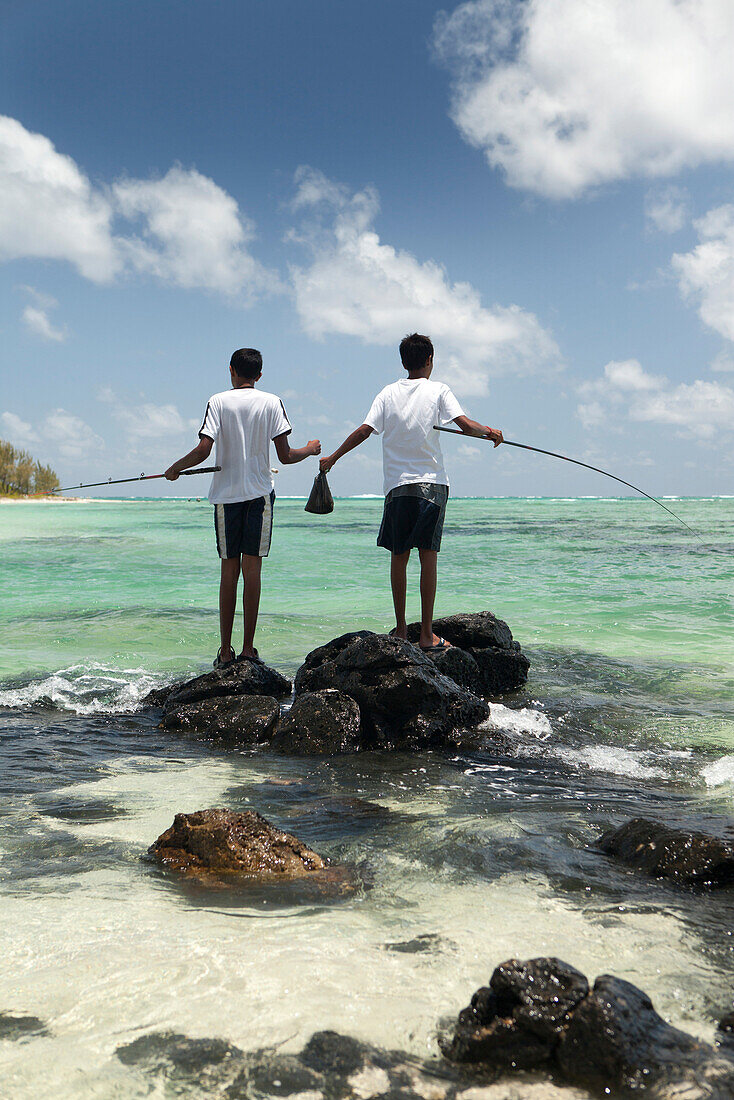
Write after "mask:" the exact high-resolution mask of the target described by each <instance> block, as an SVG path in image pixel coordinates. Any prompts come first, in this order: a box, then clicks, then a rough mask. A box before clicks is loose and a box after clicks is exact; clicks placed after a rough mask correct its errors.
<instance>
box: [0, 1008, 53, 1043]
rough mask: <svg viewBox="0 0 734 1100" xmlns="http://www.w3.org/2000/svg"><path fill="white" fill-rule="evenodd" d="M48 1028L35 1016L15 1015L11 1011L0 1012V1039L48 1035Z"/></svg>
mask: <svg viewBox="0 0 734 1100" xmlns="http://www.w3.org/2000/svg"><path fill="white" fill-rule="evenodd" d="M48 1033H49V1032H48V1028H47V1027H46V1025H45V1023H44V1022H43V1020H39V1019H38V1017H37V1016H16V1015H15V1014H14V1013H12V1012H0V1039H30V1038H32V1037H33V1036H35V1035H39V1036H40V1035H48Z"/></svg>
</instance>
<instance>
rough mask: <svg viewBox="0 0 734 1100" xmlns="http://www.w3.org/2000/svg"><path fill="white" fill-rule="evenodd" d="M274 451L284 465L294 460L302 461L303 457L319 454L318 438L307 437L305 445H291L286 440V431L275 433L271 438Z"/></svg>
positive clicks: (290, 463) (292, 462) (291, 463)
mask: <svg viewBox="0 0 734 1100" xmlns="http://www.w3.org/2000/svg"><path fill="white" fill-rule="evenodd" d="M273 442H274V443H275V451H276V454H277V455H278V458H279V459H280V461H281V462H282V463H283V465H284V466H292V465H293V464H294V462H303V460H304V458H310V457H311V455H320V454H321V443H320V442H319V440H318V439H309V441H308V443H307V444H306V446H305V447H291V445H290V444H289V442H288V433H287V432H284V433H283V435H276V437H275V439H274V440H273Z"/></svg>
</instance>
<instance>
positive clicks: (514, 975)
mask: <svg viewBox="0 0 734 1100" xmlns="http://www.w3.org/2000/svg"><path fill="white" fill-rule="evenodd" d="M441 1049H442V1051H443V1054H444V1056H445V1057H446V1058H447V1059H449V1060H450V1061H452V1062H458V1063H464V1064H465V1063H473V1064H474V1065H475V1067H483V1066H485V1067H488V1068H490V1069H491V1068H493V1067H497V1066H500V1067H505V1068H513V1069H522V1068H530V1067H533V1066H542V1067H543V1068H545V1069H547V1070H548V1071H550V1072H552V1073H553V1075H554V1077H555V1079H556V1080H558V1079H559V1078H560V1079H562V1080H565V1081H568V1082H572V1083H574V1084H579V1085H582V1086H583V1087H585V1088H588V1089H590V1090H591V1091H592V1092H593V1093H594V1094H595V1095H598V1096H600V1097H602V1096H609V1095H610V1093H611V1094H612V1095H615V1096H619V1095H623V1096H628V1095H631V1094H634V1095H637V1094H639V1093H642V1094H643V1095H644V1096H646V1097H649V1098H650V1100H731V1097H732V1096H734V1057H732V1056H731V1055H730V1054H729V1053H728V1052H727V1050H726V1048H725V1047H722V1048H721V1049H720V1050H719V1051H717V1050H715V1049H714V1048H713V1047H711V1046H709V1045H708V1044H707V1043H702V1042H700V1041H699V1040H697V1039H694V1038H693V1037H692V1036H691V1035H687V1034H686V1033H685V1032H683V1031H679V1030H677V1029H676V1028H674V1027H671V1026H670V1024H668V1023H666V1022H665V1020H663V1019H662V1018H661V1017H660V1016H658V1014H657V1013H656V1012H655V1010H654V1008H653V1006H652V1002H651V1001H650V999H649V997H647V995H646V994H645V993H643V992H642V990H641V989H637V988H636V986H634V985H631V984H630V983H629V982H625V981H622V980H621V979H619V978H613V977H611V976H609V975H602V976H601V977H599V978H597V980H596V982H595V984H594V988H593V989H592V990H591V991H589V986H588V982H587V980H586V978H585V977H584V975H583V974H581V973H580V972H579V971H578V970H575V969H574V968H573V967H571V966H569V965H568V964H567V963H564V962H561V961H560V960H559V959H531V960H529V961H528V962H524V963H520V962H518V961H517V960H515V959H511V960H510V961H509V962H507V963H503V964H502V966H499V967H497V969H496V970H495V971H494V974H493V975H492V978H491V982H490V987H489V988H487V987H484V988H482V989H479V990H478V991H477V992H476V993H475V994H474V997H473V998H472V1002H471V1004H470V1006H469V1007H468V1008H465V1009H464V1010H463V1011H462V1012H461V1013H460V1014H459V1019H458V1022H457V1025H456V1029H455V1032H454V1035H453V1037H452V1038H451V1039H450V1040H448V1041H444V1042H442V1043H441Z"/></svg>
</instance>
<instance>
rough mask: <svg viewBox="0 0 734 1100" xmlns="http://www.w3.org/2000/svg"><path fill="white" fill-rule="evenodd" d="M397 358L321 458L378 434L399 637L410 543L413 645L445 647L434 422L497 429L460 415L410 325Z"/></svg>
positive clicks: (483, 432)
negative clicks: (437, 625)
mask: <svg viewBox="0 0 734 1100" xmlns="http://www.w3.org/2000/svg"><path fill="white" fill-rule="evenodd" d="M400 358H401V360H402V363H403V366H404V367H405V369H406V371H407V372H408V377H407V378H403V379H401V380H400V381H399V382H393V383H392V384H391V385H389V386H385V388H384V390H381V391H380V392H379V393H378V395H377V397H376V398H375V400H374V401H373V402H372V408H371V409H370V411H369V412H368V414H367V416H366V418H365V422H364V424H362V425H361V426H360V427H359V428H357V429H356V431H354V432H352V434H351V435H349V436H347V438H346V439H345V440H344V442H343V443H342V445H341V447H338V448H337V450H335V451H334V453H333V454H331V455H327V456H326V457H324V458H322V459H321V463H320V465H321V469H322V470H323V471H324V472H325V473H328V471H329V470H330V469H331V468H332V466H333V465H334V463H335V462H337V461H338V460H339V459H340V458H341V457H342V455H345V454H347V452H348V451H351V450H353V449H354V448H355V447H358V446H359V444H360V443H364V441H365V439H368V438H369V436H371V435H372V433H373V432H377V433H378V434H382V464H383V470H384V474H385V484H384V492H385V510H384V512H383V516H382V525H381V527H380V533H379V535H378V536H377V545H378V546H384V547H385V548H386V549H387V550H389V551H390V553H391V559H390V582H391V585H392V598H393V603H394V605H395V621H396V624H397V625H396V627H395V630H394V631H393V633H394V634H397V636H398V637H399V638H405V637H407V627H406V622H405V594H406V587H407V568H408V559H409V557H410V551H411V549H412V548H413V547H416V548H417V550H418V553H419V555H420V562H421V581H420V592H421V633H420V640H419V644H420V647H421V649H423V650H425V651H427V652H437V651H438V650H441V649H448V648H449V646H448V642H445V641H444V639H443V638H438V637H437V636H436V635H435V634H434V633H433V603H434V600H435V597H436V567H437V563H438V551H439V550H440V548H441V533H442V531H443V519H444V513H445V511H446V501H447V500H448V495H449V479H448V477H447V476H446V470H445V469H444V464H443V455H442V454H441V445H440V443H439V434H438V432H434V430H433V426H434V424H441V425H443V424H448V423H449V422H451V421H453V422H454V424H456V425H457V427H459V428H460V429H461V431H462V432H464V434H465V435H474V436H486V437H487V438H488V439H491V440H492V441H493V442H494V445H495V447H497V446H499V444H500V443H501V442H502V432H500V431H497V430H496V429H494V428H488V427H487V426H486V425H483V424H478V423H477V422H476V420H470V419H469V417H468V416H464V413H463V411H462V408H461V405H460V404H459V402H458V401H457V400H456V398H455V397H454V395H453V393H452V392H451V390H450V389H449V387H448V386H446V385H444V384H443V383H442V382H431V381H430V378H431V371H432V370H433V344H432V343H431V341H430V340H429V339H428V337H427V336H420V335H419V334H418V333H417V332H414V333H413V334H412V335H411V336H406V337H405V339H404V340H403V341H402V342H401V344H400Z"/></svg>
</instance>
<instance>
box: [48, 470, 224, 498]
mask: <svg viewBox="0 0 734 1100" xmlns="http://www.w3.org/2000/svg"><path fill="white" fill-rule="evenodd" d="M221 468H222V467H221V466H201V467H200V468H199V469H197V470H182V471H181V475H182V476H183V475H184V474H213V473H216V471H217V470H221ZM165 476H166V475H165V474H141V475H140V477H118V478H117V480H116V481H113V480H112V478H111V477H110V478H108V479H107V481H88V482H86V484H84V485H82V484H81V482H80V483H79V485H66V486H65V487H64V488H63V489H52V490H51V492H52V493H68V492H69V491H70V490H71V489H96V488H98V487H99V486H100V485H127V484H128V483H129V482H131V481H156V480H158V478H161V477H165Z"/></svg>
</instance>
